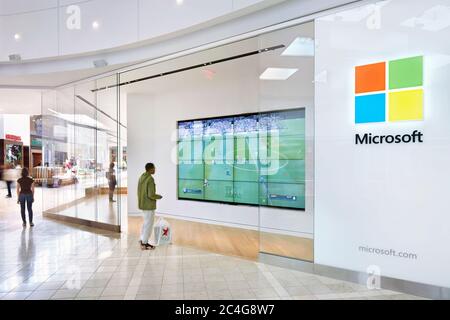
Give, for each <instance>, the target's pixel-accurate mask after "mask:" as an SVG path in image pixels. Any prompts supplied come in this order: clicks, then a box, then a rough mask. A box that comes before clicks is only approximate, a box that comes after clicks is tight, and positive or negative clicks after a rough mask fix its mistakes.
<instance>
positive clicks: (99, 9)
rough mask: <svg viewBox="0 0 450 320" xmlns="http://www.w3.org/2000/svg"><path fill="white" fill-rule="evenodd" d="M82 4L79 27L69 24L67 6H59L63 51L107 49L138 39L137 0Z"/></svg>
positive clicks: (69, 52)
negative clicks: (67, 22)
mask: <svg viewBox="0 0 450 320" xmlns="http://www.w3.org/2000/svg"><path fill="white" fill-rule="evenodd" d="M79 7H80V9H81V29H79V30H71V29H68V28H67V26H66V23H65V21H66V20H67V18H68V17H69V15H68V14H67V13H66V9H67V7H61V8H60V10H59V14H60V20H61V23H60V26H59V32H60V53H61V55H68V54H76V53H82V52H86V51H95V50H102V49H108V48H113V47H117V46H120V45H125V44H128V43H131V42H135V41H137V40H138V38H137V27H138V25H137V23H138V22H137V0H128V1H122V0H97V1H88V2H84V3H81V4H79ZM94 21H97V22H98V23H99V28H98V29H97V30H95V29H94V28H93V27H92V23H93V22H94Z"/></svg>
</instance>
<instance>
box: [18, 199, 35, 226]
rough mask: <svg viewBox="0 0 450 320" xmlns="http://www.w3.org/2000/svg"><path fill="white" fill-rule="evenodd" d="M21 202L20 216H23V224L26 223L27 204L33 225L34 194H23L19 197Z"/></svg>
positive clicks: (29, 217)
mask: <svg viewBox="0 0 450 320" xmlns="http://www.w3.org/2000/svg"><path fill="white" fill-rule="evenodd" d="M19 202H20V214H21V215H22V221H23V223H26V219H25V204H26V205H27V210H28V219H29V222H30V223H32V222H33V195H32V194H21V195H19Z"/></svg>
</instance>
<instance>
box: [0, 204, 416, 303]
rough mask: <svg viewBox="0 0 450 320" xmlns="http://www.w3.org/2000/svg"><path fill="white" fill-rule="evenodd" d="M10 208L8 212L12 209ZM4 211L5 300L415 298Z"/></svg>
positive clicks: (1, 264) (1, 281)
mask: <svg viewBox="0 0 450 320" xmlns="http://www.w3.org/2000/svg"><path fill="white" fill-rule="evenodd" d="M6 211H9V212H6ZM6 211H3V210H2V211H1V212H0V238H1V245H0V257H1V259H0V298H1V299H29V300H33V299H63V300H72V299H89V300H93V299H116V300H118V299H415V297H413V296H409V295H405V294H399V293H397V292H393V291H387V290H368V289H367V288H366V287H364V286H360V285H356V284H352V283H348V282H343V281H338V280H333V279H330V278H326V277H320V276H315V275H311V274H307V273H302V272H297V271H293V270H288V269H283V268H279V267H274V266H270V265H266V264H263V263H257V262H254V261H249V260H246V259H240V258H236V257H230V256H225V255H220V254H214V253H210V252H206V251H203V250H196V249H192V248H188V247H183V246H178V245H167V246H162V247H158V248H156V249H155V250H153V251H141V250H140V248H139V246H138V244H137V241H138V237H137V236H135V235H133V234H125V233H124V234H120V235H118V234H117V233H111V232H106V231H105V232H99V231H98V230H95V229H89V228H87V227H80V226H75V225H69V224H64V223H61V222H56V221H52V220H48V219H42V218H41V217H40V216H39V215H38V216H37V217H36V221H35V222H36V226H35V227H34V228H31V229H30V228H29V227H27V228H22V226H21V221H20V219H18V217H17V212H14V210H11V208H10V209H9V210H6Z"/></svg>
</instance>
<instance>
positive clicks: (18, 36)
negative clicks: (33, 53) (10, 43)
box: [14, 33, 22, 41]
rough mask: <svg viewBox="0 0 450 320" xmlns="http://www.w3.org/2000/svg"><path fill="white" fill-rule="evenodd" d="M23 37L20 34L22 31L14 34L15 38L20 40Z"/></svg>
mask: <svg viewBox="0 0 450 320" xmlns="http://www.w3.org/2000/svg"><path fill="white" fill-rule="evenodd" d="M21 38H22V36H21V35H20V33H16V34H15V35H14V40H16V41H19V40H20V39H21Z"/></svg>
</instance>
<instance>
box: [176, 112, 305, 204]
mask: <svg viewBox="0 0 450 320" xmlns="http://www.w3.org/2000/svg"><path fill="white" fill-rule="evenodd" d="M178 198H179V199H190V200H200V201H215V202H222V203H223V202H225V203H234V204H247V205H261V206H271V207H284V208H293V209H304V208H305V110H304V109H291V110H286V111H274V112H265V113H257V114H256V113H255V114H245V115H236V116H226V117H220V118H208V119H198V120H188V121H179V122H178Z"/></svg>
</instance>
